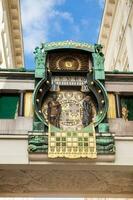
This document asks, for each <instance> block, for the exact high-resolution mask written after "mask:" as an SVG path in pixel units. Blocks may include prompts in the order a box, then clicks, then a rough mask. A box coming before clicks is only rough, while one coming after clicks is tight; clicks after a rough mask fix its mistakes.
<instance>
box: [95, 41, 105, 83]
mask: <svg viewBox="0 0 133 200" xmlns="http://www.w3.org/2000/svg"><path fill="white" fill-rule="evenodd" d="M94 48H95V52H94V53H92V56H93V64H94V73H93V78H94V80H105V72H104V55H103V53H102V45H100V44H95V45H94Z"/></svg>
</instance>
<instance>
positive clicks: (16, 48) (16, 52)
mask: <svg viewBox="0 0 133 200" xmlns="http://www.w3.org/2000/svg"><path fill="white" fill-rule="evenodd" d="M22 66H24V56H23V41H22V30H21V17H20V2H19V0H0V68H16V67H22Z"/></svg>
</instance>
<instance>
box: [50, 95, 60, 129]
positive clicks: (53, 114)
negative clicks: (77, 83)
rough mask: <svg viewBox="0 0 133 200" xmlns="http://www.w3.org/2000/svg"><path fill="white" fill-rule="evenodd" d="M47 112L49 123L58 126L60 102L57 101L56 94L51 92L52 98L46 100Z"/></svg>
mask: <svg viewBox="0 0 133 200" xmlns="http://www.w3.org/2000/svg"><path fill="white" fill-rule="evenodd" d="M47 114H48V121H49V122H50V124H52V125H54V126H56V127H58V128H60V114H61V104H60V103H59V102H58V101H57V95H56V94H53V97H52V100H51V101H49V102H48V109H47Z"/></svg>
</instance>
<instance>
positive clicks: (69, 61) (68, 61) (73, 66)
mask: <svg viewBox="0 0 133 200" xmlns="http://www.w3.org/2000/svg"><path fill="white" fill-rule="evenodd" d="M56 67H57V69H59V70H68V71H69V70H70V71H71V70H72V71H73V70H79V69H80V68H81V61H80V59H78V58H77V57H72V56H63V57H60V58H59V59H58V60H57V61H56Z"/></svg>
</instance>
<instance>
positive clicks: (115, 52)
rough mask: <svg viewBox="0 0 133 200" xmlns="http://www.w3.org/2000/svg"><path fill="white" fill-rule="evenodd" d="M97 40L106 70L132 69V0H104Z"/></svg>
mask: <svg viewBox="0 0 133 200" xmlns="http://www.w3.org/2000/svg"><path fill="white" fill-rule="evenodd" d="M98 42H99V43H100V44H102V45H103V47H104V48H103V53H104V55H105V70H106V71H113V70H119V71H133V45H132V44H133V1H132V0H106V2H105V8H104V14H103V19H102V24H101V30H100V34H99V39H98Z"/></svg>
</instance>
